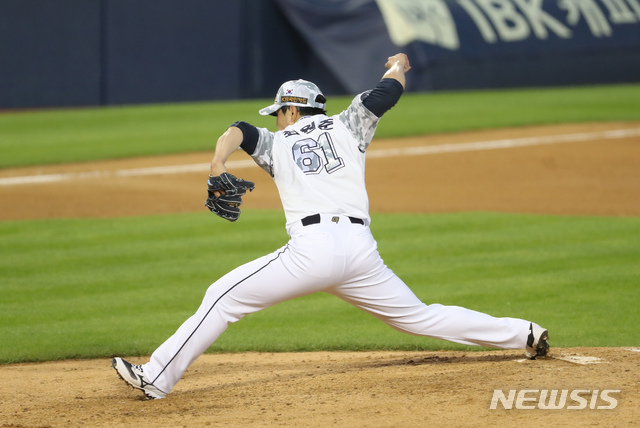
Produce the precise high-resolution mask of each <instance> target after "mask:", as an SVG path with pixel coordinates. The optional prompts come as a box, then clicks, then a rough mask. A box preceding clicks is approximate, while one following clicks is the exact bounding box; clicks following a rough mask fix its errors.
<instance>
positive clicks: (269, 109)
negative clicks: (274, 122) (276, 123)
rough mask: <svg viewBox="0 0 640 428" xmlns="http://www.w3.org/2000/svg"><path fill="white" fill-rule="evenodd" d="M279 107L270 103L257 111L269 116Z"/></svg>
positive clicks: (279, 106)
mask: <svg viewBox="0 0 640 428" xmlns="http://www.w3.org/2000/svg"><path fill="white" fill-rule="evenodd" d="M281 107H282V106H281V105H279V104H272V105H270V106H269V107H265V108H263V109H262V110H260V111H259V113H260V114H261V115H263V116H269V115H272V114H273V113H275V112H277V111H278V110H280V108H281Z"/></svg>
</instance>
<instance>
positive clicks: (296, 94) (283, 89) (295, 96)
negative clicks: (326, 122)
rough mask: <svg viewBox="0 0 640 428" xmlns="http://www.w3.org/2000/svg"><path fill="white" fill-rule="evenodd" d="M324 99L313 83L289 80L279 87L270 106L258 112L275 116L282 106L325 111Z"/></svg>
mask: <svg viewBox="0 0 640 428" xmlns="http://www.w3.org/2000/svg"><path fill="white" fill-rule="evenodd" d="M326 101H327V100H326V99H325V97H324V95H323V94H322V91H320V88H318V86H316V84H315V83H312V82H309V81H307V80H302V79H298V80H289V81H288V82H285V83H283V84H282V86H280V89H278V93H277V94H276V99H275V101H274V103H273V104H272V105H270V106H269V107H265V108H263V109H262V110H260V114H261V115H263V116H266V115H275V114H276V113H277V112H278V110H280V109H281V108H282V107H284V106H299V107H313V108H319V109H322V110H326V108H327V105H326Z"/></svg>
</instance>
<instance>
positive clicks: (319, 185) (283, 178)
mask: <svg viewBox="0 0 640 428" xmlns="http://www.w3.org/2000/svg"><path fill="white" fill-rule="evenodd" d="M378 121H379V118H378V117H377V116H376V115H375V114H373V113H372V112H371V111H369V110H368V109H367V108H366V107H365V106H364V105H363V104H362V101H361V97H360V95H358V96H357V97H355V98H354V99H353V101H352V102H351V105H350V106H349V107H348V108H347V109H346V110H345V111H343V112H341V113H340V114H337V115H335V116H331V117H328V116H325V115H315V116H306V117H303V118H301V119H300V120H298V121H297V122H296V123H295V124H293V125H291V126H288V127H287V128H286V129H284V130H282V131H278V132H270V131H269V130H267V129H266V128H257V129H258V132H259V137H258V142H257V145H256V149H255V151H254V153H253V154H252V155H251V157H252V158H253V159H254V160H255V161H256V163H257V164H258V165H259V166H260V167H262V168H263V169H264V170H265V171H267V172H268V173H269V174H270V175H271V176H272V177H273V179H274V181H275V183H276V186H277V187H278V191H279V192H280V198H281V200H282V205H283V208H284V211H285V215H286V220H287V227H289V226H291V225H292V224H293V223H294V222H296V221H298V220H300V219H302V218H304V217H307V216H309V215H313V214H317V213H321V214H322V213H326V214H345V215H348V216H351V217H357V218H360V219H363V220H364V221H365V224H367V225H368V224H369V223H370V218H369V198H368V195H367V190H366V186H365V152H366V149H367V147H368V146H369V144H370V143H371V140H372V139H373V135H374V133H375V131H376V127H377V125H378Z"/></svg>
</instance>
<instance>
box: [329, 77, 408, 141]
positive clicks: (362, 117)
mask: <svg viewBox="0 0 640 428" xmlns="http://www.w3.org/2000/svg"><path fill="white" fill-rule="evenodd" d="M403 92H404V87H403V86H402V84H401V83H400V82H398V81H397V80H396V79H391V78H383V79H382V80H381V81H380V82H379V83H378V84H377V85H376V87H375V88H373V89H372V90H370V91H366V92H363V93H361V94H360V95H358V96H357V97H355V98H354V99H353V101H352V102H351V105H350V106H349V108H348V109H346V110H345V111H343V112H342V113H341V114H340V115H339V119H340V121H342V123H344V124H345V125H346V127H347V128H348V129H349V130H350V131H351V134H352V135H353V136H354V137H355V138H356V140H357V141H358V149H360V151H361V152H362V153H364V152H365V150H366V149H367V147H369V144H370V143H371V140H372V139H373V134H374V133H375V132H376V127H377V126H378V120H380V118H381V117H382V115H383V114H385V113H386V112H387V111H389V110H390V109H391V108H392V107H393V106H395V105H396V103H397V102H398V100H399V99H400V97H401V96H402V93H403Z"/></svg>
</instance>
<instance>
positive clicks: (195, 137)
mask: <svg viewBox="0 0 640 428" xmlns="http://www.w3.org/2000/svg"><path fill="white" fill-rule="evenodd" d="M352 98H353V97H335V98H331V99H330V100H329V103H328V108H329V113H330V114H335V113H337V112H339V111H340V110H342V109H343V108H345V107H346V106H347V105H348V104H349V103H350V102H351V99H352ZM271 103H272V100H257V101H256V100H252V101H234V102H217V103H193V104H163V105H145V106H127V107H106V108H86V109H77V110H73V109H67V110H45V111H37V112H28V113H10V114H0V137H1V138H0V153H1V154H2V156H0V168H6V167H15V166H22V165H38V164H48V163H64V162H82V161H91V160H98V159H108V158H123V157H130V156H143V155H158V154H166V153H182V152H189V151H200V150H212V149H213V147H214V146H215V142H216V139H217V138H218V136H219V135H220V134H221V133H222V132H224V130H225V129H226V128H227V127H228V126H229V125H230V124H231V123H233V122H235V121H236V120H245V121H248V122H250V123H253V124H254V125H256V126H260V127H269V128H270V129H272V128H273V127H274V126H275V122H274V119H273V118H272V117H270V116H268V117H263V116H260V115H259V114H258V110H259V109H260V108H261V107H264V106H265V105H268V104H271ZM612 120H640V85H613V86H591V87H581V88H555V89H540V88H538V89H526V90H505V91H477V92H437V93H432V94H413V93H409V94H406V95H405V96H403V98H402V101H401V102H400V103H398V105H397V106H396V107H394V108H393V109H392V110H391V111H389V112H388V113H387V114H386V116H385V119H384V120H383V121H381V122H380V126H379V127H378V131H377V132H376V136H377V137H378V138H384V137H397V136H409V135H423V134H433V133H441V132H457V131H462V130H472V129H490V128H498V127H506V126H525V125H538V124H548V123H567V122H588V121H612Z"/></svg>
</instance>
